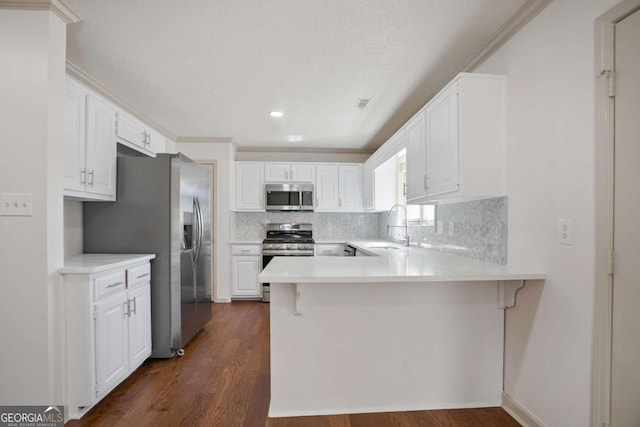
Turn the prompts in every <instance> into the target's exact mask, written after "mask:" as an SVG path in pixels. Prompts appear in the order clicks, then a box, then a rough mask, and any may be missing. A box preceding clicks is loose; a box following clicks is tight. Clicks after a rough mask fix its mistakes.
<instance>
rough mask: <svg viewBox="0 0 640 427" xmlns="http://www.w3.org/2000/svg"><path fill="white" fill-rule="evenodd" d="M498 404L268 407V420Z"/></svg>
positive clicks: (495, 405)
mask: <svg viewBox="0 0 640 427" xmlns="http://www.w3.org/2000/svg"><path fill="white" fill-rule="evenodd" d="M499 406H500V402H496V401H491V402H470V403H447V402H444V403H430V404H428V403H425V404H422V405H421V404H415V405H397V406H376V407H364V408H343V409H322V410H313V409H310V410H308V411H275V412H274V411H273V410H272V409H271V405H269V414H268V417H269V418H281V417H307V416H316V415H346V414H376V413H380V412H408V411H433V410H447V409H472V408H497V407H499Z"/></svg>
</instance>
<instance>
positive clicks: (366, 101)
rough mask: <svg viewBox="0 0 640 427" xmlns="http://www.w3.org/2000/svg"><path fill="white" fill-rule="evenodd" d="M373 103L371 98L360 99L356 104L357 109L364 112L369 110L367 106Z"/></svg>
mask: <svg viewBox="0 0 640 427" xmlns="http://www.w3.org/2000/svg"><path fill="white" fill-rule="evenodd" d="M370 102H371V98H360V99H358V102H356V109H358V110H364V109H365V108H367V105H369V103H370Z"/></svg>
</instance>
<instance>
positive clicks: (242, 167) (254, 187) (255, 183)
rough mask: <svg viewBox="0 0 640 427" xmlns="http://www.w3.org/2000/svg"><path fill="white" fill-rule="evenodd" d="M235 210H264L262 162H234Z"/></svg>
mask: <svg viewBox="0 0 640 427" xmlns="http://www.w3.org/2000/svg"><path fill="white" fill-rule="evenodd" d="M235 166H236V194H235V196H236V210H238V211H264V172H265V168H264V163H253V162H236V164H235Z"/></svg>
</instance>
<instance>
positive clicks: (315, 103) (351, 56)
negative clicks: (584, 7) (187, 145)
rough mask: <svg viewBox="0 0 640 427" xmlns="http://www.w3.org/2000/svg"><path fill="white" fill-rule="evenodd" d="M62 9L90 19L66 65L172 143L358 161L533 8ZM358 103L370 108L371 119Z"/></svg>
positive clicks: (88, 5) (117, 3)
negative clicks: (226, 140)
mask: <svg viewBox="0 0 640 427" xmlns="http://www.w3.org/2000/svg"><path fill="white" fill-rule="evenodd" d="M67 2H68V3H69V4H70V5H71V6H72V7H74V8H75V9H76V11H78V12H79V14H80V15H81V16H82V17H83V20H82V21H80V22H79V23H77V24H72V25H70V26H69V27H68V36H67V38H68V40H67V41H68V43H67V57H68V59H69V60H70V61H71V62H72V63H74V64H75V65H77V66H78V67H79V68H81V69H82V70H84V71H86V72H87V73H88V74H89V75H90V76H92V77H93V78H94V79H96V80H98V81H99V82H101V83H102V84H103V85H104V86H106V87H107V88H109V89H110V90H111V91H112V92H114V93H115V94H116V95H118V96H119V97H121V98H122V99H124V100H125V101H126V102H127V103H129V104H130V105H132V106H133V107H135V108H136V109H137V110H139V111H140V112H142V113H143V114H144V115H146V116H148V117H149V118H151V119H152V120H154V121H155V122H156V123H158V124H159V125H161V126H163V127H164V129H166V130H167V131H169V132H171V133H172V134H173V136H177V137H205V138H207V137H232V138H233V140H234V141H235V142H236V143H237V144H238V145H239V146H241V147H261V148H290V147H296V148H297V147H305V148H308V147H311V148H328V149H355V150H360V149H374V148H377V147H378V146H379V145H381V144H382V143H383V142H384V141H385V140H386V139H387V138H388V137H389V136H391V135H392V134H393V132H395V131H396V130H397V129H398V128H399V127H400V126H401V125H402V124H403V123H404V121H406V120H407V119H408V118H409V117H410V116H411V115H412V114H413V113H415V112H416V111H417V110H418V109H419V108H420V107H421V106H422V105H423V104H424V103H425V102H426V101H427V99H428V97H429V96H430V95H431V94H433V93H434V92H435V91H436V90H438V89H439V88H440V87H442V86H443V85H444V84H445V83H446V82H447V80H448V79H449V78H450V77H452V75H453V73H455V72H456V71H457V70H459V69H460V67H461V66H462V65H463V64H464V63H465V62H466V61H467V60H469V59H470V58H471V57H472V56H473V54H475V53H476V52H477V51H478V50H479V49H480V48H481V47H482V46H483V45H484V44H485V43H486V42H487V41H488V40H489V39H490V37H491V36H492V35H494V34H495V33H496V31H497V30H498V29H499V28H500V26H501V25H502V24H504V23H505V21H506V20H508V19H509V18H510V17H511V16H512V15H513V14H514V13H515V12H516V11H517V10H518V9H519V8H520V7H521V6H522V5H523V4H524V3H525V0H395V1H388V0H348V1H345V0H186V1H175V0H113V1H105V0H67ZM358 98H371V99H372V101H371V103H370V104H369V106H368V107H367V109H366V110H363V111H360V110H356V109H355V104H356V101H357V100H358ZM273 110H278V111H282V112H283V113H284V116H283V117H282V118H279V119H274V118H272V117H270V116H269V112H270V111H273ZM289 135H301V136H302V141H299V142H288V136H289Z"/></svg>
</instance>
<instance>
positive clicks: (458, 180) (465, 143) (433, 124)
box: [405, 73, 505, 204]
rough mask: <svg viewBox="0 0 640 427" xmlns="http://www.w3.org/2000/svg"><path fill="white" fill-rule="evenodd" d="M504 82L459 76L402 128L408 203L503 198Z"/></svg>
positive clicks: (496, 78)
mask: <svg viewBox="0 0 640 427" xmlns="http://www.w3.org/2000/svg"><path fill="white" fill-rule="evenodd" d="M504 102H505V78H504V76H496V75H487V74H469V73H462V74H459V75H458V76H457V77H456V78H455V79H454V80H453V81H451V82H450V83H449V84H448V85H447V86H446V87H445V88H444V89H443V90H442V91H440V92H439V93H438V94H437V95H436V96H435V97H434V98H433V99H432V100H431V101H430V102H429V103H428V104H427V105H426V107H425V108H424V109H422V110H421V111H420V112H419V113H418V114H416V115H415V116H414V117H413V118H412V119H411V120H410V121H409V122H408V123H407V124H406V125H405V132H406V138H407V181H408V182H407V184H408V194H407V201H408V202H409V203H414V204H419V203H432V202H438V203H443V202H453V201H464V200H473V199H482V198H490V197H500V196H504V195H505V180H504V171H505V159H504V156H505V148H504V145H505V137H504V132H505V131H504V126H505V104H504Z"/></svg>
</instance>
